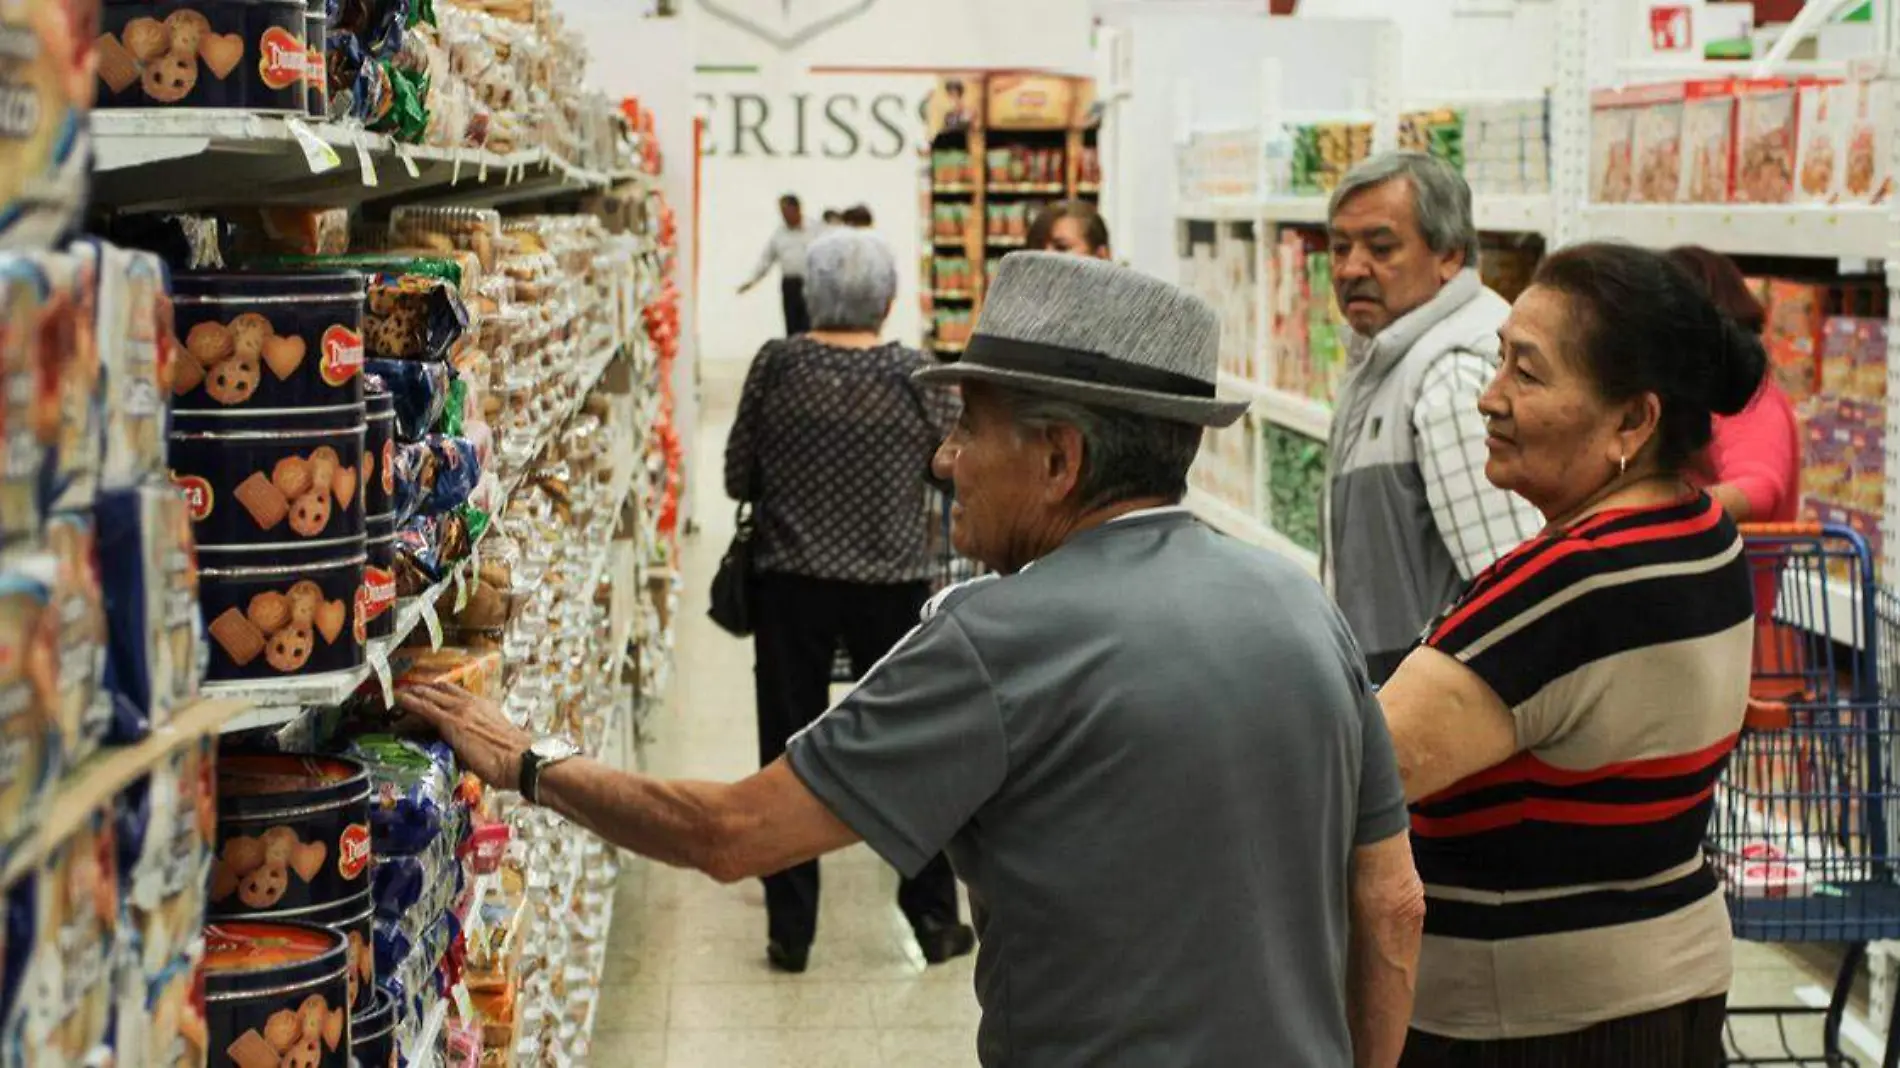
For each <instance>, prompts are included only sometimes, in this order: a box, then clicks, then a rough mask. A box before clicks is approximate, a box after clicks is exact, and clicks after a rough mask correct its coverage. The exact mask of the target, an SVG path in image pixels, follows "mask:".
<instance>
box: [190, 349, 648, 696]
mask: <svg viewBox="0 0 1900 1068" xmlns="http://www.w3.org/2000/svg"><path fill="white" fill-rule="evenodd" d="M618 351H619V349H618V347H617V346H616V345H614V344H612V343H604V344H603V349H602V351H601V352H600V354H598V355H596V356H594V357H592V358H591V359H590V360H589V361H588V363H587V364H586V365H585V366H584V367H583V369H582V372H581V382H582V388H581V389H580V390H579V391H578V392H577V393H576V395H575V399H574V400H573V401H572V402H570V403H569V405H568V406H567V407H566V408H565V409H563V410H562V412H561V413H560V415H559V416H558V417H557V418H555V419H554V420H553V421H552V422H551V423H550V424H549V428H548V432H547V434H546V435H544V436H543V437H542V439H541V440H540V441H539V442H538V443H537V444H536V445H535V447H534V450H533V451H532V452H531V453H530V454H529V459H528V462H527V463H526V464H525V465H524V466H523V467H522V469H521V471H520V472H518V473H517V474H516V475H515V476H514V477H513V478H512V479H510V480H509V481H507V482H505V483H504V484H503V494H502V499H503V500H506V499H507V498H508V497H511V496H513V495H514V492H515V490H517V489H519V488H520V486H521V483H522V482H523V481H525V480H526V478H527V475H528V472H530V471H532V470H533V469H534V461H535V460H537V459H539V458H540V456H541V453H542V452H543V451H545V450H546V449H547V446H548V444H549V443H551V442H552V441H553V440H554V439H555V438H556V437H558V436H559V435H560V433H561V431H562V430H564V429H565V428H566V427H567V424H568V423H569V422H571V421H572V420H573V418H574V416H575V415H576V414H577V413H578V412H579V411H580V410H581V407H582V406H583V405H584V404H585V403H586V400H587V395H588V394H590V393H592V392H593V390H594V386H595V384H596V383H598V382H599V381H600V378H601V376H602V375H603V374H605V373H606V371H607V366H608V365H609V364H611V363H612V362H613V360H614V357H615V355H616V354H617V353H618ZM468 567H469V561H468V560H464V561H462V562H461V563H460V564H457V565H456V568H455V570H454V571H452V572H451V573H450V574H449V575H448V577H446V578H444V579H443V580H442V581H441V582H438V583H436V584H435V585H433V586H431V587H429V588H428V589H426V590H424V591H422V593H421V594H419V595H417V596H415V597H408V598H404V599H403V600H401V601H398V602H397V603H396V607H395V613H396V621H395V628H394V633H392V634H391V635H390V637H388V638H385V639H382V640H380V641H374V642H371V643H370V648H369V654H368V658H367V663H365V664H364V666H362V667H360V668H357V669H355V670H354V671H344V672H336V673H334V674H331V675H327V676H324V677H323V678H320V679H289V680H284V681H282V682H238V683H209V684H207V685H206V686H205V691H206V693H207V694H210V695H215V696H217V697H220V698H225V699H230V700H237V701H241V702H243V703H245V704H246V705H249V706H251V707H250V708H249V709H248V710H246V711H244V712H242V713H241V714H238V715H235V716H233V717H231V718H230V719H229V720H228V722H226V723H225V724H224V727H223V729H224V731H225V732H226V733H230V732H235V731H246V730H260V729H264V728H268V727H277V726H281V725H283V724H285V723H289V722H291V721H292V720H294V719H296V718H297V717H298V716H300V715H302V714H303V710H304V709H305V708H311V707H319V708H322V707H329V706H332V705H338V704H341V703H343V702H344V701H346V700H348V699H349V697H350V695H351V694H353V693H355V692H356V691H357V688H358V687H360V686H362V685H363V684H364V683H365V682H367V681H369V680H370V679H371V678H372V677H374V676H375V674H376V668H375V665H377V664H379V663H381V664H387V663H388V659H389V654H390V652H391V651H393V650H394V649H396V648H398V647H399V646H401V645H402V644H403V643H404V642H405V641H407V640H408V639H409V636H410V635H411V634H414V633H415V631H416V628H417V627H418V626H420V625H421V624H422V620H423V614H424V611H425V610H426V609H428V608H429V607H430V606H433V605H434V604H435V602H436V601H437V600H438V599H440V598H441V596H442V595H443V594H445V593H447V592H448V591H449V590H451V589H453V588H454V586H455V580H456V578H457V577H458V576H465V575H466V573H467V571H468Z"/></svg>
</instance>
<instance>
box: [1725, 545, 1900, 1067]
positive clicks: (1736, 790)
mask: <svg viewBox="0 0 1900 1068" xmlns="http://www.w3.org/2000/svg"><path fill="white" fill-rule="evenodd" d="M1743 534H1744V539H1745V545H1746V552H1747V556H1748V563H1749V568H1750V572H1751V575H1752V577H1753V578H1754V580H1755V590H1756V601H1757V606H1756V608H1757V612H1756V615H1757V622H1756V642H1755V663H1754V671H1753V679H1752V681H1751V686H1750V689H1751V697H1752V699H1751V701H1750V706H1749V713H1748V717H1747V720H1746V723H1745V725H1744V727H1743V729H1742V732H1741V735H1740V738H1739V740H1738V742H1737V744H1736V748H1735V751H1734V753H1733V755H1732V756H1731V757H1730V760H1729V764H1728V768H1727V770H1726V772H1725V773H1724V775H1723V777H1722V779H1721V781H1720V782H1719V783H1718V784H1717V785H1716V787H1715V797H1714V800H1715V809H1714V813H1713V816H1712V818H1711V822H1710V827H1709V834H1708V840H1707V852H1708V855H1709V858H1710V861H1711V862H1712V864H1713V865H1714V868H1715V871H1716V874H1717V876H1718V877H1719V878H1720V879H1721V883H1722V889H1723V894H1724V896H1725V898H1726V899H1727V903H1728V911H1729V917H1730V919H1731V921H1732V923H1733V925H1734V931H1735V936H1736V937H1737V938H1739V939H1746V940H1748V941H1754V942H1783V943H1789V942H1824V943H1841V944H1846V945H1847V946H1848V950H1847V953H1846V955H1845V959H1844V960H1843V961H1842V963H1841V969H1840V972H1839V975H1838V976H1837V978H1836V981H1835V984H1834V990H1833V993H1832V996H1831V998H1830V999H1829V1002H1828V1004H1827V1005H1826V1006H1825V1007H1823V1008H1811V1007H1809V1006H1805V1005H1801V1006H1773V1007H1752V1008H1731V1009H1730V1019H1729V1034H1728V1036H1727V1038H1728V1050H1729V1060H1728V1063H1730V1064H1765V1065H1798V1066H1806V1065H1823V1066H1827V1068H1838V1066H1843V1065H1857V1064H1858V1063H1859V1062H1857V1061H1856V1060H1854V1059H1853V1058H1851V1057H1849V1056H1847V1055H1845V1054H1844V1053H1843V1052H1842V1050H1841V1023H1842V1019H1843V1016H1844V1014H1845V1011H1846V1007H1847V1001H1848V998H1849V996H1850V995H1851V993H1852V991H1853V985H1854V980H1855V978H1856V976H1857V975H1858V973H1859V970H1860V964H1861V962H1862V960H1863V959H1865V957H1866V952H1867V943H1868V942H1870V941H1874V940H1878V939H1886V938H1894V937H1896V936H1900V841H1897V840H1896V838H1895V834H1896V832H1897V831H1900V819H1896V816H1897V813H1896V811H1895V809H1894V807H1893V806H1894V803H1895V800H1896V787H1895V771H1894V769H1895V764H1896V761H1900V723H1897V722H1896V711H1900V704H1896V698H1897V697H1900V687H1896V686H1894V685H1893V684H1894V683H1895V682H1896V681H1900V680H1896V679H1894V678H1883V677H1882V676H1883V674H1891V673H1887V672H1882V671H1881V670H1880V667H1881V665H1882V663H1883V661H1882V659H1881V654H1882V653H1883V652H1884V651H1885V648H1896V647H1900V642H1889V639H1890V638H1891V637H1892V635H1891V634H1890V633H1883V631H1885V630H1887V629H1888V628H1887V627H1884V626H1881V625H1880V624H1881V623H1883V622H1886V621H1885V620H1882V619H1881V618H1880V614H1879V613H1877V612H1876V603H1877V597H1878V596H1879V594H1878V590H1877V587H1876V586H1875V583H1874V577H1873V565H1872V560H1871V558H1870V556H1869V554H1868V550H1867V546H1866V543H1865V542H1863V541H1862V540H1861V538H1860V536H1859V535H1858V534H1856V533H1854V532H1853V531H1851V530H1848V529H1847V528H1845V527H1835V526H1819V525H1814V524H1787V525H1776V526H1760V527H1745V528H1743ZM1764 602H1765V603H1764ZM1883 642H1889V644H1887V645H1886V646H1885V648H1883V644H1882V643H1883ZM1803 1016H1805V1017H1810V1018H1812V1017H1815V1016H1818V1017H1819V1018H1820V1024H1821V1045H1822V1049H1821V1051H1820V1052H1819V1053H1812V1052H1805V1051H1804V1052H1799V1053H1798V1052H1796V1048H1795V1047H1796V1045H1797V1043H1796V1041H1795V1040H1794V1037H1793V1036H1792V1035H1791V1033H1790V1024H1791V1023H1792V1022H1793V1020H1794V1019H1795V1018H1798V1017H1803ZM1752 1020H1753V1021H1766V1022H1751V1021H1752ZM1744 1030H1745V1031H1746V1032H1747V1042H1746V1043H1744V1042H1743V1041H1742V1040H1741V1038H1740V1037H1739V1035H1740V1032H1742V1031H1744ZM1896 1030H1900V1029H1896V1028H1893V1027H1891V1026H1890V1028H1889V1034H1890V1035H1895V1032H1896ZM1772 1038H1779V1040H1780V1042H1779V1045H1780V1047H1781V1048H1780V1049H1779V1050H1777V1051H1771V1052H1769V1053H1768V1054H1767V1055H1765V1056H1764V1055H1763V1054H1762V1051H1761V1049H1760V1047H1761V1045H1762V1044H1763V1042H1764V1039H1772ZM1744 1044H1746V1045H1747V1046H1748V1047H1749V1052H1748V1054H1747V1055H1744V1053H1743V1051H1742V1046H1743V1045H1744ZM1882 1064H1883V1065H1884V1066H1885V1068H1900V1044H1896V1042H1895V1040H1894V1038H1890V1039H1889V1041H1888V1046H1887V1050H1886V1056H1885V1059H1884V1060H1883V1061H1882Z"/></svg>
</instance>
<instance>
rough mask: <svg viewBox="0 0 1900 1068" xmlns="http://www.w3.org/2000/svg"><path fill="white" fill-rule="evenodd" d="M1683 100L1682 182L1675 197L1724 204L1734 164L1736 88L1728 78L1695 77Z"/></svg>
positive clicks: (1703, 202) (1683, 199)
mask: <svg viewBox="0 0 1900 1068" xmlns="http://www.w3.org/2000/svg"><path fill="white" fill-rule="evenodd" d="M1683 90H1684V99H1683V103H1682V184H1681V186H1680V187H1679V188H1678V189H1677V192H1676V199H1677V200H1681V201H1686V202H1689V203H1694V204H1721V203H1726V202H1727V201H1728V199H1729V194H1730V189H1731V187H1732V185H1733V178H1734V166H1735V90H1734V83H1733V82H1731V81H1729V80H1728V79H1726V78H1722V79H1708V80H1700V81H1692V82H1689V83H1687V84H1686V85H1685V86H1684V87H1683Z"/></svg>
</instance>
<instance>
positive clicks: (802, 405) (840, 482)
mask: <svg viewBox="0 0 1900 1068" xmlns="http://www.w3.org/2000/svg"><path fill="white" fill-rule="evenodd" d="M933 364H934V361H932V360H931V359H930V357H928V356H926V355H924V354H923V353H921V352H919V351H917V350H916V349H911V348H906V347H904V346H902V345H898V344H888V345H880V346H878V347H877V348H873V349H845V348H837V347H835V346H831V345H825V344H821V343H819V342H816V341H813V340H811V339H810V338H809V337H805V336H800V337H795V338H787V339H785V340H783V341H773V342H770V343H769V344H767V345H766V346H765V347H764V348H763V349H761V350H760V351H759V355H758V356H757V358H755V359H754V360H753V361H752V368H751V370H750V371H749V372H748V373H747V375H746V381H745V389H744V392H743V393H741V394H740V397H739V412H738V415H737V416H736V417H735V419H734V421H733V426H732V434H731V436H730V437H728V438H727V439H726V493H727V494H728V495H729V496H731V497H732V498H733V499H734V500H743V501H751V502H752V503H753V523H754V530H755V533H754V535H753V537H754V541H753V556H752V559H753V562H754V566H755V567H756V568H757V569H758V570H760V571H762V572H773V573H778V574H790V575H802V576H805V577H807V578H820V579H835V580H840V581H845V582H863V583H874V584H891V583H900V582H917V581H920V580H923V579H927V578H930V577H932V576H933V575H935V574H936V573H937V570H938V569H937V567H936V566H935V563H934V561H933V560H932V558H931V556H930V554H929V551H928V548H929V533H930V529H929V528H930V523H931V522H932V521H933V517H932V516H931V515H930V514H929V513H928V512H927V510H926V505H925V501H926V497H925V487H926V484H925V480H924V479H925V475H926V474H927V473H928V471H929V469H930V460H931V457H932V455H933V454H934V453H935V452H936V450H937V446H938V445H939V444H941V443H942V441H943V439H944V435H946V434H948V433H949V431H950V425H951V423H952V422H954V421H955V419H956V413H957V401H956V399H955V397H954V396H953V395H952V394H951V392H950V391H949V390H948V389H945V388H943V387H941V386H925V385H921V384H919V383H917V382H915V381H913V380H912V379H911V377H910V376H911V373H912V372H913V371H916V370H918V369H919V368H922V367H926V366H932V365H933Z"/></svg>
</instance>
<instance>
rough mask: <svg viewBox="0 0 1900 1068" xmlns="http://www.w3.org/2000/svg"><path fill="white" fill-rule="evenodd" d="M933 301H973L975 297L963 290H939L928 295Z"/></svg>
mask: <svg viewBox="0 0 1900 1068" xmlns="http://www.w3.org/2000/svg"><path fill="white" fill-rule="evenodd" d="M930 296H931V298H932V299H935V300H975V299H976V296H975V295H974V294H972V293H970V292H969V291H968V290H963V289H941V290H936V291H934V292H932V293H931V294H930Z"/></svg>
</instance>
